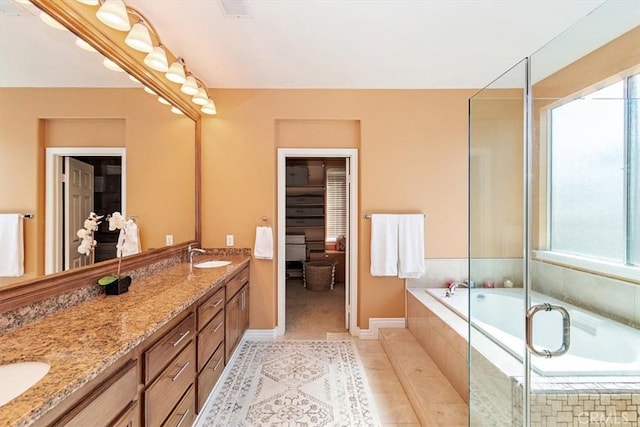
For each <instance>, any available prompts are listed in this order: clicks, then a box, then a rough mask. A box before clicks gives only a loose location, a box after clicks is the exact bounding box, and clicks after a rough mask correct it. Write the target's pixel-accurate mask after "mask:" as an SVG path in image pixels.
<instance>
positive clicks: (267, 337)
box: [242, 328, 278, 341]
mask: <svg viewBox="0 0 640 427" xmlns="http://www.w3.org/2000/svg"><path fill="white" fill-rule="evenodd" d="M277 336H278V335H277V328H273V329H247V330H246V331H245V333H244V336H243V337H242V339H244V340H253V341H271V340H275V339H276V338H277Z"/></svg>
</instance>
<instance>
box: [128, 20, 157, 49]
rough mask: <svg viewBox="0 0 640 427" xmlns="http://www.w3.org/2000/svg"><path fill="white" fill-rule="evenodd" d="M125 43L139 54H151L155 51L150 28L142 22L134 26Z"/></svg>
mask: <svg viewBox="0 0 640 427" xmlns="http://www.w3.org/2000/svg"><path fill="white" fill-rule="evenodd" d="M124 42H125V43H126V44H127V46H129V47H130V48H132V49H135V50H137V51H138V52H144V53H149V52H151V51H152V50H153V42H152V41H151V34H149V28H148V27H147V26H146V25H145V24H144V22H143V21H142V20H140V21H138V22H136V23H135V24H133V27H131V31H129V34H127V37H126V38H125V39H124Z"/></svg>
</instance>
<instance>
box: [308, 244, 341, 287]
mask: <svg viewBox="0 0 640 427" xmlns="http://www.w3.org/2000/svg"><path fill="white" fill-rule="evenodd" d="M309 257H310V259H311V261H330V262H332V263H334V264H335V265H336V270H335V282H336V283H344V279H345V260H344V257H345V252H344V251H332V250H327V251H324V252H311V254H310V256H309Z"/></svg>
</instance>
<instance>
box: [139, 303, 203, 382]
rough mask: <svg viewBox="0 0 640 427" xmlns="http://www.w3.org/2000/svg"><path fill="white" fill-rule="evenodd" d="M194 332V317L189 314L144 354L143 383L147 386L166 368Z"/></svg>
mask: <svg viewBox="0 0 640 427" xmlns="http://www.w3.org/2000/svg"><path fill="white" fill-rule="evenodd" d="M195 331H196V322H195V316H194V315H193V313H191V314H189V315H188V316H187V317H186V318H185V319H184V320H183V321H182V322H180V323H179V324H177V325H176V326H175V327H173V328H172V329H171V330H170V331H169V332H167V333H166V334H165V335H164V336H163V337H162V338H161V339H160V340H159V341H158V342H157V343H155V344H154V345H153V346H152V347H151V348H150V349H149V350H147V351H145V352H144V361H145V372H144V373H145V377H144V378H145V383H147V384H148V383H149V382H150V381H151V380H153V379H154V378H155V377H156V375H158V373H160V371H162V370H163V369H164V367H165V366H167V363H169V362H170V361H171V359H173V357H174V356H175V355H176V354H178V352H179V351H180V350H181V349H182V348H183V347H184V346H185V345H186V344H187V343H188V342H189V341H190V340H191V338H192V337H193V336H194V335H195Z"/></svg>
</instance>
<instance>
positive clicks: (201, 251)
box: [187, 245, 207, 271]
mask: <svg viewBox="0 0 640 427" xmlns="http://www.w3.org/2000/svg"><path fill="white" fill-rule="evenodd" d="M195 253H199V254H206V253H207V251H205V250H204V249H200V248H193V247H191V245H189V247H188V248H187V255H188V256H189V271H192V270H193V254H195Z"/></svg>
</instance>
